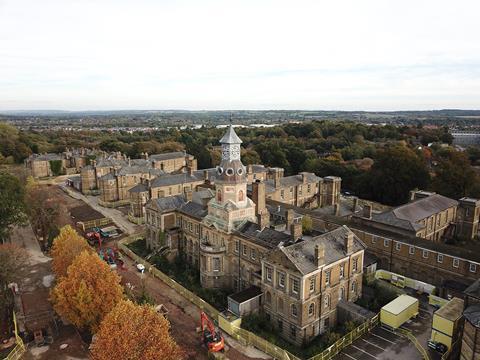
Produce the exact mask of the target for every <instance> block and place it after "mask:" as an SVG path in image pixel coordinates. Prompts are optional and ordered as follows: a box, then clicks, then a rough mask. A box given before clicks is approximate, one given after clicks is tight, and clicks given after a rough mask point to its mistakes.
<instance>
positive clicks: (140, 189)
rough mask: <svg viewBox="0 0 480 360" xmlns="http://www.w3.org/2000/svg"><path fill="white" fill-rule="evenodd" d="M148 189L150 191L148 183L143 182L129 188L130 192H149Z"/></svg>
mask: <svg viewBox="0 0 480 360" xmlns="http://www.w3.org/2000/svg"><path fill="white" fill-rule="evenodd" d="M147 191H148V187H147V185H145V184H142V183H140V184H137V185H135V186H134V187H132V188H131V189H129V190H128V192H131V193H140V192H147Z"/></svg>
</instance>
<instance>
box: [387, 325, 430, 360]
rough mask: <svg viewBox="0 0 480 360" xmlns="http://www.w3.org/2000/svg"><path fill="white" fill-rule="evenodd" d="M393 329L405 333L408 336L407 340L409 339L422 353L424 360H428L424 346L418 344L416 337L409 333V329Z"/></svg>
mask: <svg viewBox="0 0 480 360" xmlns="http://www.w3.org/2000/svg"><path fill="white" fill-rule="evenodd" d="M395 331H398V332H399V333H401V334H403V335H405V336H406V337H407V338H408V340H410V341H411V342H412V343H413V345H415V347H416V348H417V350H418V352H419V353H420V354H421V355H422V357H423V358H424V359H426V360H430V356H429V355H428V353H427V350H425V349H424V347H423V346H422V345H420V343H419V342H418V340H417V338H416V337H415V336H414V335H413V334H412V333H411V331H409V330H407V329H402V328H398V329H396V330H395Z"/></svg>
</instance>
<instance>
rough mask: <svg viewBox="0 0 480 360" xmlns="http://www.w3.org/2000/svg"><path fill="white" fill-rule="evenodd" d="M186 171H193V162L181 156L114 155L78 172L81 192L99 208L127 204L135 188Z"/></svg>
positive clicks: (179, 154)
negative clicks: (94, 197) (97, 198)
mask: <svg viewBox="0 0 480 360" xmlns="http://www.w3.org/2000/svg"><path fill="white" fill-rule="evenodd" d="M187 170H189V171H195V170H197V161H196V159H195V158H194V157H193V156H192V155H189V154H186V153H184V152H172V153H165V154H155V155H150V156H149V155H148V154H145V153H143V154H142V158H141V159H130V158H128V157H127V156H126V155H122V154H121V153H119V152H118V153H115V154H113V155H110V156H108V157H102V158H100V159H99V160H98V161H94V162H93V164H92V165H90V166H86V167H84V168H83V169H82V172H81V179H82V185H81V186H82V192H83V193H85V194H99V195H100V200H101V203H102V204H103V205H107V206H109V204H116V205H122V204H128V203H130V192H129V190H130V189H132V188H133V187H135V186H136V185H138V184H141V183H143V182H147V181H151V180H154V179H157V178H160V177H162V176H167V175H168V174H171V173H184V172H186V171H187Z"/></svg>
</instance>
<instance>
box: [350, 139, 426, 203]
mask: <svg viewBox="0 0 480 360" xmlns="http://www.w3.org/2000/svg"><path fill="white" fill-rule="evenodd" d="M359 181H362V184H361V191H360V192H361V195H362V196H365V195H366V197H367V198H369V199H373V200H375V201H379V202H381V203H383V204H387V205H399V204H403V203H405V202H406V201H407V200H408V194H409V192H410V190H412V189H415V188H419V189H424V188H426V187H427V186H428V184H429V181H430V175H429V173H428V170H427V167H426V164H425V162H424V160H423V159H422V158H420V157H419V156H418V155H417V154H416V153H415V152H414V151H413V150H411V149H410V148H408V147H406V146H393V147H388V148H386V149H384V150H383V151H379V152H378V153H377V157H376V159H375V162H374V164H373V166H372V168H371V170H370V171H369V172H367V173H366V174H365V175H364V176H363V178H362V179H359Z"/></svg>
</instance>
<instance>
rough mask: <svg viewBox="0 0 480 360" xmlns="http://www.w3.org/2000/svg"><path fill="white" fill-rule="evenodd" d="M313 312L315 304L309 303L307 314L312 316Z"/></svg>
mask: <svg viewBox="0 0 480 360" xmlns="http://www.w3.org/2000/svg"><path fill="white" fill-rule="evenodd" d="M314 314H315V304H314V303H311V304H310V305H309V306H308V316H313V315H314Z"/></svg>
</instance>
